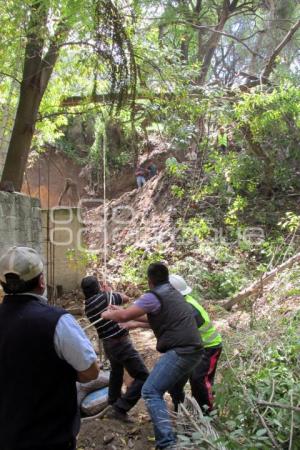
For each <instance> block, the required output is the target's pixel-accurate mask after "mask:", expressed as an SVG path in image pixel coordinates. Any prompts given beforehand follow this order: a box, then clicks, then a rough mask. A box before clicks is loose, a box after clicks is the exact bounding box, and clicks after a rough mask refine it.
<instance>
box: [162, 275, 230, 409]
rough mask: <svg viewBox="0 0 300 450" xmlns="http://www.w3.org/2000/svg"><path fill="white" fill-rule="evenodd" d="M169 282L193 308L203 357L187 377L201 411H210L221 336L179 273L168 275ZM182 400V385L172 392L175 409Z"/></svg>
mask: <svg viewBox="0 0 300 450" xmlns="http://www.w3.org/2000/svg"><path fill="white" fill-rule="evenodd" d="M170 283H171V284H172V286H173V287H174V288H175V289H177V290H178V291H179V292H180V293H181V294H182V295H183V296H184V297H185V300H186V301H187V302H188V303H189V304H190V305H191V306H192V307H193V310H194V314H195V318H196V322H197V325H198V330H199V333H200V336H201V339H202V342H203V346H204V357H203V358H202V359H201V362H200V363H199V364H198V365H197V366H196V367H195V368H194V370H193V371H192V373H191V374H190V375H189V378H188V379H189V381H190V385H191V390H192V395H193V397H195V399H196V400H197V402H198V404H199V406H200V407H201V408H202V410H203V411H211V410H212V409H213V393H212V387H213V383H214V378H215V373H216V369H217V364H218V360H219V358H220V355H221V352H222V337H221V335H220V334H219V333H218V331H217V330H216V328H215V327H214V325H213V324H212V322H211V320H210V318H209V315H208V313H207V312H206V311H205V309H204V308H203V306H201V305H200V304H199V303H198V302H197V300H195V299H194V298H193V297H192V296H191V295H190V294H191V292H192V288H191V287H190V286H188V285H187V283H186V281H185V280H184V279H183V278H182V277H181V276H180V275H170ZM186 381H187V380H186ZM183 400H184V391H183V386H182V387H181V389H178V391H177V392H173V401H174V404H175V409H177V406H178V403H181V402H183Z"/></svg>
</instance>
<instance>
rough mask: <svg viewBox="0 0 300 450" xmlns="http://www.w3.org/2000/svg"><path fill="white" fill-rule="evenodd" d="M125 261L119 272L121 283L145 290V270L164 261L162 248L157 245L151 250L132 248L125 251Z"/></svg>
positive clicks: (146, 284)
mask: <svg viewBox="0 0 300 450" xmlns="http://www.w3.org/2000/svg"><path fill="white" fill-rule="evenodd" d="M125 253H126V255H127V256H126V259H125V261H124V262H123V265H122V267H121V270H120V276H121V279H122V281H124V282H127V283H128V282H130V283H132V284H134V285H136V286H139V287H140V288H143V289H147V286H148V283H147V269H148V266H149V264H151V263H153V262H158V261H163V260H164V248H163V246H162V245H158V246H156V247H155V248H153V249H151V250H145V249H143V248H138V247H134V246H129V247H127V248H126V249H125Z"/></svg>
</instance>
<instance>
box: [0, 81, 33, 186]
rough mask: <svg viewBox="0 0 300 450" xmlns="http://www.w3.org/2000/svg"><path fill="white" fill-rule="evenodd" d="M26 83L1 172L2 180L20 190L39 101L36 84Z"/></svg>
mask: <svg viewBox="0 0 300 450" xmlns="http://www.w3.org/2000/svg"><path fill="white" fill-rule="evenodd" d="M26 84H27V83H26ZM26 84H25V83H24V82H22V86H21V89H20V100H19V105H18V109H17V114H16V118H15V122H14V127H13V131H12V135H11V140H10V143H9V147H8V153H7V157H6V161H5V166H4V170H3V174H2V181H10V182H12V183H13V185H14V188H15V190H16V191H20V190H21V188H22V184H23V175H24V172H25V169H26V164H27V159H28V155H29V151H30V146H31V142H32V137H33V133H34V128H35V123H36V119H37V113H38V110H39V106H40V102H41V93H40V90H39V88H38V86H36V85H31V86H30V85H29V86H28V85H27V86H26Z"/></svg>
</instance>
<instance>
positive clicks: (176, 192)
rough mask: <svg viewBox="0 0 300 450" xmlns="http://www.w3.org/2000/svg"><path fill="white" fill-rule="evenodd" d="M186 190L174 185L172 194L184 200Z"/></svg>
mask: <svg viewBox="0 0 300 450" xmlns="http://www.w3.org/2000/svg"><path fill="white" fill-rule="evenodd" d="M184 193H185V190H184V188H183V187H181V186H178V185H177V184H172V186H171V194H172V195H173V196H174V197H176V198H180V199H182V198H183V197H184Z"/></svg>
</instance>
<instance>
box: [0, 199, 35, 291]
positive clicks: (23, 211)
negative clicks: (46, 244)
mask: <svg viewBox="0 0 300 450" xmlns="http://www.w3.org/2000/svg"><path fill="white" fill-rule="evenodd" d="M13 245H22V246H28V247H33V248H35V249H36V250H37V251H38V252H41V250H42V222H41V209H40V202H39V200H38V199H37V198H30V197H27V196H26V195H23V194H19V193H13V194H11V193H9V192H2V191H0V257H1V255H3V253H5V251H6V250H7V249H8V248H9V247H12V246H13ZM0 297H1V293H0Z"/></svg>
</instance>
